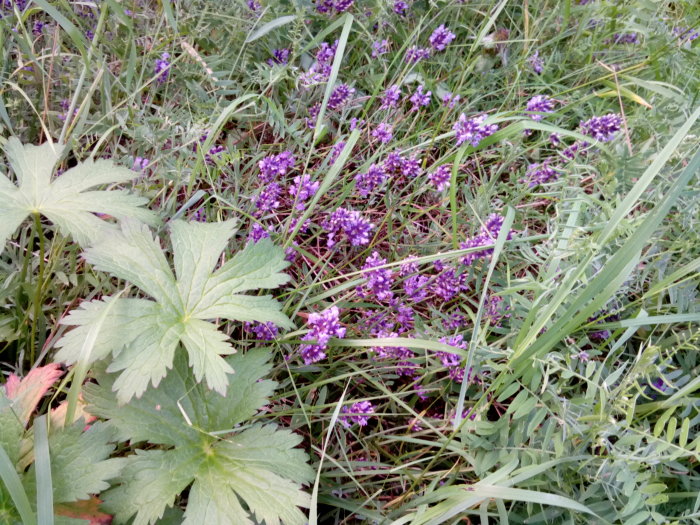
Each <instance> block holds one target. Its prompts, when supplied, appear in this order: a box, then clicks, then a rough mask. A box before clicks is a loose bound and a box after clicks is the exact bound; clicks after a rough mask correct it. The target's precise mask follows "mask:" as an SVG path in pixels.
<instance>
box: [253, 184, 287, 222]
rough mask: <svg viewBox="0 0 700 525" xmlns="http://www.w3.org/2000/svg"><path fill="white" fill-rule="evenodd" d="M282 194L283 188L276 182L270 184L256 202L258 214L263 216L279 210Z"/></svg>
mask: <svg viewBox="0 0 700 525" xmlns="http://www.w3.org/2000/svg"><path fill="white" fill-rule="evenodd" d="M281 193H282V187H281V186H280V185H279V184H277V183H276V182H270V183H269V184H268V185H267V186H265V187H264V188H263V190H262V191H261V192H260V195H258V198H257V199H256V200H255V207H256V208H257V209H258V213H259V214H261V213H265V212H266V211H271V210H273V209H275V208H279V205H280V200H279V198H280V194H281Z"/></svg>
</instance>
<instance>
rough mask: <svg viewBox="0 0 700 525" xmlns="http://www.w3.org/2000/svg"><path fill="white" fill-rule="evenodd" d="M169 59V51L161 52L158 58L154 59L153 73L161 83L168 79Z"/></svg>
mask: <svg viewBox="0 0 700 525" xmlns="http://www.w3.org/2000/svg"><path fill="white" fill-rule="evenodd" d="M169 59H170V53H163V54H161V55H160V58H157V59H156V65H155V74H156V79H157V81H158V83H159V84H162V83H164V82H165V81H166V80H168V75H169V74H170V62H169Z"/></svg>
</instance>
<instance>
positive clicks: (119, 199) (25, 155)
mask: <svg viewBox="0 0 700 525" xmlns="http://www.w3.org/2000/svg"><path fill="white" fill-rule="evenodd" d="M64 149H65V146H63V145H60V144H51V143H49V142H47V143H44V144H42V145H41V146H33V145H31V144H27V145H22V144H21V143H20V141H19V140H18V139H17V138H15V137H10V138H9V139H8V141H7V144H6V146H5V151H6V153H7V158H8V161H9V164H10V167H11V168H12V170H13V172H14V174H15V177H16V178H17V182H18V183H19V187H17V186H15V185H14V184H12V182H11V181H10V179H9V178H8V177H7V176H5V175H2V174H0V199H2V201H3V203H4V206H3V207H2V209H0V225H2V226H0V243H2V246H0V251H2V250H4V247H5V242H6V240H7V238H8V237H9V236H10V235H12V233H13V232H14V231H15V230H16V229H17V228H18V227H19V226H20V225H21V224H22V222H23V221H24V220H25V219H26V218H27V217H28V216H29V215H31V214H32V213H40V214H42V215H44V216H46V217H47V218H48V219H49V220H51V222H53V223H54V224H55V225H56V226H57V227H58V229H59V230H60V231H61V233H62V234H64V235H70V236H72V237H73V238H74V239H75V240H76V241H77V242H78V243H79V244H83V245H84V244H87V243H89V242H92V241H96V240H98V239H99V238H100V237H102V236H103V235H104V234H105V232H110V233H112V232H114V231H116V229H115V226H114V225H113V224H111V223H109V222H106V221H104V220H102V219H100V218H98V217H97V216H96V215H95V214H96V213H101V214H107V215H111V216H114V217H116V218H118V219H126V218H129V217H131V218H134V219H138V220H141V221H143V222H145V223H147V224H156V223H157V217H156V215H155V214H154V213H153V212H151V211H149V210H147V209H145V208H142V206H143V205H144V204H145V203H146V202H147V199H145V198H143V197H139V196H136V195H131V194H129V193H127V192H126V191H122V190H113V191H89V192H86V191H85V190H88V189H89V188H93V187H95V186H99V185H103V184H113V183H121V182H127V181H129V180H132V179H134V178H135V177H136V176H137V174H136V172H133V171H131V170H129V169H126V168H121V167H118V166H115V165H114V163H113V162H112V161H110V160H98V161H93V160H86V161H85V162H83V163H81V164H78V165H77V166H75V167H73V168H71V169H69V170H67V171H66V172H65V173H64V174H62V175H61V176H59V177H56V178H55V179H54V180H53V181H52V180H51V176H52V173H53V170H54V168H55V167H56V164H57V163H58V161H59V159H60V158H61V155H62V153H63V150H64Z"/></svg>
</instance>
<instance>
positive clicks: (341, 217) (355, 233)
mask: <svg viewBox="0 0 700 525" xmlns="http://www.w3.org/2000/svg"><path fill="white" fill-rule="evenodd" d="M321 226H322V227H323V229H324V230H326V231H327V232H328V237H327V241H326V244H327V246H328V247H329V248H332V247H333V246H335V244H336V243H337V242H338V241H337V239H336V236H337V235H338V234H342V235H344V236H345V237H346V238H347V239H348V240H349V241H350V245H351V246H362V245H365V244H369V233H370V231H371V230H372V228H374V224H371V223H370V222H369V221H367V220H366V219H364V218H363V217H362V215H361V214H360V212H359V211H353V210H348V209H346V208H338V209H337V210H335V211H334V212H333V213H331V214H330V215H329V217H328V219H327V220H326V221H325V222H324V223H323V224H322V225H321Z"/></svg>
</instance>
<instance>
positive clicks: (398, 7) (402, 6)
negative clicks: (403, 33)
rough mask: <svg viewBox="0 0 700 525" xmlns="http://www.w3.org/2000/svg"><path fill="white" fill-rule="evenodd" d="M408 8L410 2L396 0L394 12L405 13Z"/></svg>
mask: <svg viewBox="0 0 700 525" xmlns="http://www.w3.org/2000/svg"><path fill="white" fill-rule="evenodd" d="M407 10H408V4H407V3H406V2H404V1H403V0H394V13H396V14H397V15H404V14H406V11H407Z"/></svg>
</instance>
